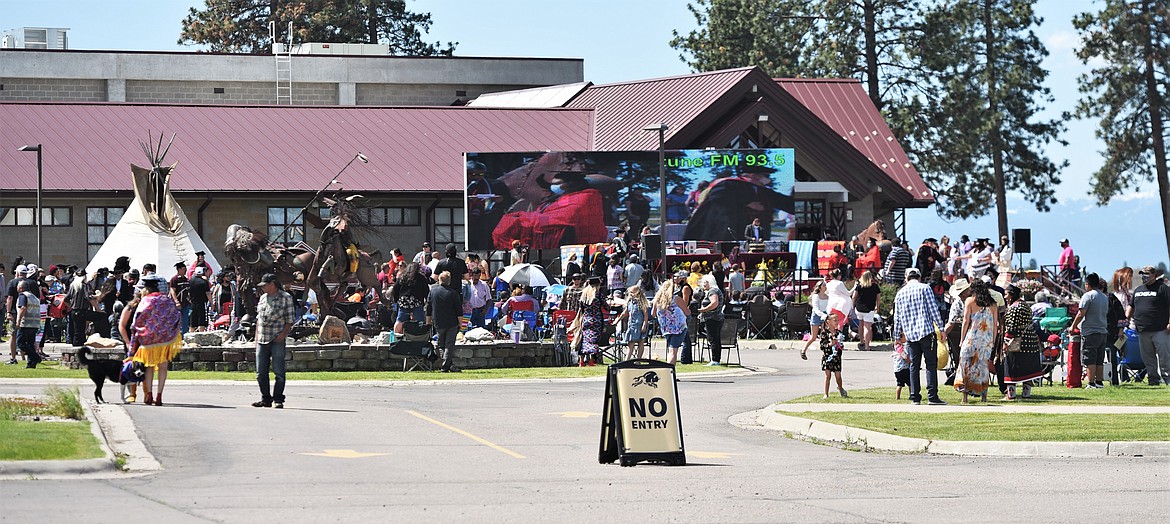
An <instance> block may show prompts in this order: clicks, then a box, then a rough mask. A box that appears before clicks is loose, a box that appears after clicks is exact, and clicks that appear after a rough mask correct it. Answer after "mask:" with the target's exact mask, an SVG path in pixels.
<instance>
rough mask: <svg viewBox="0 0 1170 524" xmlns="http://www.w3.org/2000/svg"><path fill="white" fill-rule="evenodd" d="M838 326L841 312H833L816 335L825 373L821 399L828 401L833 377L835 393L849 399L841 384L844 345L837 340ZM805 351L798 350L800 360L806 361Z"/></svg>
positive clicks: (822, 369) (822, 368)
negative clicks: (835, 381) (823, 391)
mask: <svg viewBox="0 0 1170 524" xmlns="http://www.w3.org/2000/svg"><path fill="white" fill-rule="evenodd" d="M840 325H841V312H840V311H837V310H833V311H831V312H829V314H828V315H827V316H826V317H825V323H824V324H822V325H821V332H820V333H819V334H818V335H817V342H818V343H819V344H820V347H821V371H824V372H825V396H823V397H821V398H823V399H825V400H829V382H830V379H831V378H834V377H835V378H836V379H837V391H838V392H840V393H841V396H842V397H846V398H847V397H849V393H848V392H847V391H845V386H844V385H843V384H842V383H841V350H842V349H844V345H843V344H841V341H840V340H838V339H837V330H838V329H839V327H840ZM806 351H807V350H806V349H802V350H800V358H802V359H804V360H808V355H807V354H806Z"/></svg>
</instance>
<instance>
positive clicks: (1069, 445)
mask: <svg viewBox="0 0 1170 524" xmlns="http://www.w3.org/2000/svg"><path fill="white" fill-rule="evenodd" d="M778 406H780V404H773V405H770V406H768V407H766V408H764V409H760V410H756V411H749V412H747V413H741V414H739V415H736V416H733V417H731V418H730V419H729V421H730V422H731V423H732V424H734V425H737V426H740V427H756V428H762V429H768V430H773V431H782V432H784V433H787V434H790V435H792V436H794V437H796V438H807V439H817V440H824V441H830V442H837V443H842V444H846V445H849V446H856V447H858V448H860V449H861V451H886V452H895V453H929V454H932V455H958V456H972V457H1034V458H1089V457H1107V456H1108V457H1170V442H1124V441H1119V442H1017V441H949V440H926V439H920V438H911V437H902V436H898V435H890V434H888V433H881V432H877V431H870V430H867V429H860V428H854V427H849V426H842V425H840V424H831V423H828V422H821V421H819V420H811V419H806V418H801V417H794V416H791V415H783V414H780V413H777V412H776V408H777V407H778Z"/></svg>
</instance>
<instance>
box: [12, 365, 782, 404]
mask: <svg viewBox="0 0 1170 524" xmlns="http://www.w3.org/2000/svg"><path fill="white" fill-rule="evenodd" d="M778 371H779V369H777V368H771V367H765V366H742V367H739V368H734V369H727V368H724V369H720V370H718V371H691V372H687V373H679V374H677V375H676V376H677V377H678V379H679V380H680V381H684V382H685V381H686V379H689V378H716V377H740V376H750V375H757V374H765V373H776V372H778ZM604 381H605V375H598V376H596V377H563V378H481V379H443V380H438V379H436V380H383V379H368V380H300V381H297V383H298V384H304V385H313V386H337V387H341V386H368V387H400V386H431V385H436V386H437V385H443V384H500V385H507V384H531V383H546V382H547V383H558V382H604ZM3 383H15V384H46V385H58V386H82V385H85V384H90V383H92V382H90V380H89V379H86V378H0V384H3ZM167 385H168V386H171V387H175V386H188V385H189V386H205V385H217V386H225V385H238V386H243V387H248V388H253V389H254V388H255V387H256V380H255V378H254V376H251V377H249V378H248V379H246V380H245V379H241V380H202V379H201V380H175V379H172V380H171V381H168V382H167ZM107 405H108V404H107Z"/></svg>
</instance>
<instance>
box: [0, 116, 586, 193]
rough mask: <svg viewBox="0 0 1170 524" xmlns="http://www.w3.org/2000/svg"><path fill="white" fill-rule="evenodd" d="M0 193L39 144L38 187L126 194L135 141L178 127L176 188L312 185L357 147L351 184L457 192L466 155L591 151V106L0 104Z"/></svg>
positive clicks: (22, 181) (22, 173)
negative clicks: (361, 158) (25, 148)
mask: <svg viewBox="0 0 1170 524" xmlns="http://www.w3.org/2000/svg"><path fill="white" fill-rule="evenodd" d="M0 121H3V122H6V124H5V126H6V129H5V132H4V133H0V190H31V189H34V188H36V176H35V173H36V160H35V159H34V158H33V157H32V156H31V155H29V154H28V153H22V152H17V151H16V149H17V148H19V147H20V146H21V145H24V144H37V143H42V144H44V177H43V178H44V188H45V189H47V190H95V189H97V190H128V189H130V188H131V187H132V181H131V177H130V171H129V164H130V163H131V162H139V163H141V162H143V161H144V159H143V153H142V149H141V148H140V147H139V146H138V142H139V141H141V140H143V139H144V138H145V137H146V136H148V135H149V134H150V133H151V132H153V133H156V134H157V133H158V132H160V131H162V132H163V133H166V134H168V135H169V134H170V133H172V132H173V133H177V134H178V136H177V138H175V142H174V146H173V147H172V148H171V150H170V152H169V153H168V154H167V158H166V160H167V163H168V164H169V163H171V162H178V166H177V168H176V169H175V177H174V178H173V179H172V184H171V187H172V189H174V190H175V191H255V190H266V191H317V190H319V189H321V186H323V185H325V184H326V183H327V182H328V181H329V179H330V178H331V177H332V176H333V174H335V173H337V170H338V169H341V167H342V166H344V165H345V163H346V162H347V161H349V160H350V159H351V158H353V155H355V154H356V153H357V152H359V151H360V152H362V153H364V154H365V155H366V156H367V157H368V158H369V159H370V162H369V164H365V165H354V166H351V167H350V168H349V169H347V170H346V171H345V174H344V175H342V176H341V177H340V178H339V180H340V181H341V183H342V187H344V188H345V189H346V190H354V191H453V190H459V189H462V188H463V185H464V180H463V157H462V154H463V153H464V152H469V151H482V152H493V151H533V150H545V149H552V150H566V151H573V150H588V149H591V148H592V147H593V143H592V142H593V140H592V138H593V127H594V123H593V112H592V111H590V110H584V109H487V108H464V107H363V106H357V107H336V106H332V107H278V106H242V107H241V106H198V105H182V106H179V105H143V104H69V103H0Z"/></svg>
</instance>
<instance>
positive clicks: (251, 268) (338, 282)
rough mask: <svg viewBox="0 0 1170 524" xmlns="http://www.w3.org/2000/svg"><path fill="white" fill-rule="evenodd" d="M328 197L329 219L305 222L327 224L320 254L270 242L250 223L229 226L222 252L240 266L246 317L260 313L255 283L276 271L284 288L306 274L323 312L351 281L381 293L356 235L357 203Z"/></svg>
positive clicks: (311, 218) (307, 284) (238, 278)
mask: <svg viewBox="0 0 1170 524" xmlns="http://www.w3.org/2000/svg"><path fill="white" fill-rule="evenodd" d="M352 198H353V197H351V199H352ZM324 201H325V203H326V204H327V205H328V206H329V209H330V214H331V218H330V220H329V223H328V224H324V222H322V221H321V220H320V219H319V218H316V217H315V216H309V215H306V221H308V222H310V223H316V224H320V225H324V227H323V228H322V231H321V241H320V244H319V246H318V249H317V252H316V253H314V252H313V251H310V250H308V249H304V248H298V247H286V246H284V245H281V244H279V243H274V242H270V241H269V239H268V235H266V234H264V233H263V232H260V231H255V230H253V229H251V228H249V227H247V226H242V225H239V224H232V225H231V226H230V227H228V232H227V240H226V242H225V243H224V253H226V254H227V256H228V258H229V259H230V260H231V262H232V264H233V265H234V266H235V267H236V281H237V285H238V287H239V290H240V296H241V298H242V301H243V310H244V320H245V322H247V321H248V319H252V320H253V321H254V319H255V318H256V305H257V303H258V300H259V295H257V293H256V285H257V284H258V283H259V282H260V277H262V276H263V275H264V274H265V273H273V274H275V275H276V277H277V279H278V280H279V281H280V283H281V285H282V286H284V287H287V286H288V285H290V284H292V283H294V282H298V281H300V280H301V278H303V279H304V284H305V288H306V289H312V290H313V291H314V292H315V293H316V294H317V300H318V303H319V305H320V306H321V311H323V312H326V314H329V313H332V311H333V305H334V304H336V303H337V302H338V301H339V300H341V298H342V296H343V295H344V294H345V291H346V288H347V287H348V285H347V284H348V283H349V282H350V281H351V280H357V282H358V283H359V284H360V285H361V287H362V288H363V290H367V289H370V288H373V289H376V290H377V291H378V292H379V296H381V291H382V290H381V289H379V288H378V279H377V272H376V270H375V269H374V264H373V261H372V260H371V258H370V254H369V253H366V252H364V251H361V250H360V249H358V246H357V243H356V242H355V241H354V239H353V231H352V224H353V223H354V213H353V211H354V209H355V207H354V206H353V204H352V203H351V202H350V200H333V199H329V198H326V199H324ZM319 227H320V226H319ZM329 284H334V285H335V286H336V290H335V291H330V290H329ZM382 299H383V300H385V298H384V297H383V298H382Z"/></svg>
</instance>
